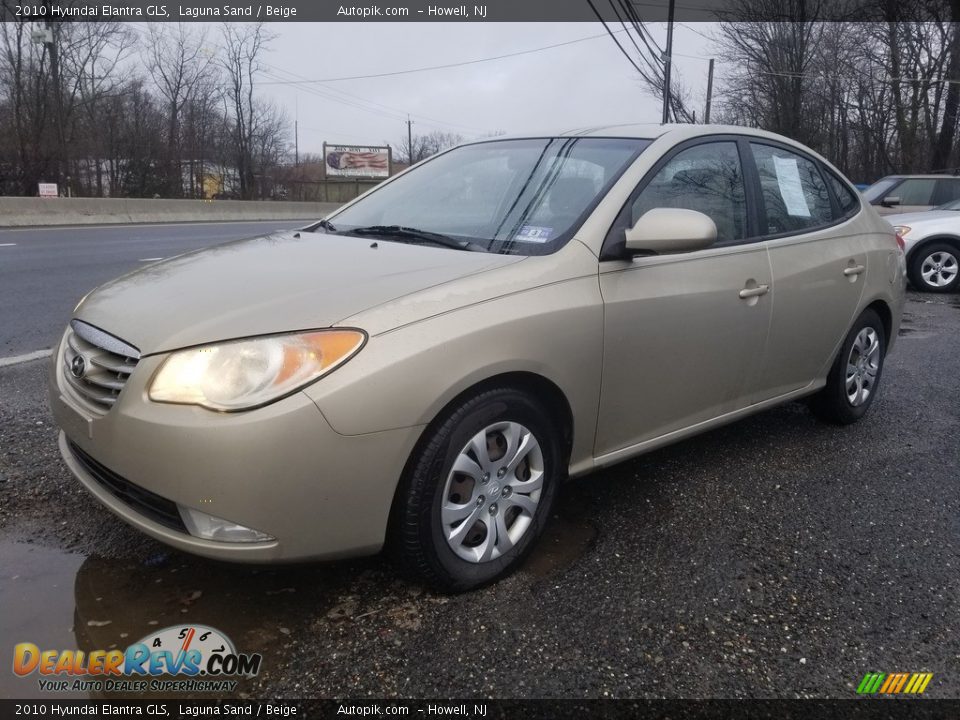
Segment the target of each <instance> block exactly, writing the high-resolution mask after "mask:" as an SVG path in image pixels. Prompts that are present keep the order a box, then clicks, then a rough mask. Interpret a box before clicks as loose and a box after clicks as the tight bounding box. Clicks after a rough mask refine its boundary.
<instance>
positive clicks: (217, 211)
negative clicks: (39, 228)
mask: <svg viewBox="0 0 960 720" xmlns="http://www.w3.org/2000/svg"><path fill="white" fill-rule="evenodd" d="M338 207H340V205H339V203H321V202H287V201H283V200H278V201H270V200H262V201H256V200H252V201H251V200H207V201H205V200H160V199H158V200H150V199H132V198H130V199H128V198H28V197H0V227H26V226H33V225H106V224H111V223H167V222H229V221H232V220H237V221H243V220H248V221H249V220H312V219H317V220H319V219H320V218H322V217H325V216H326V215H328V214H329V213H331V212H333V211H334V210H336V209H337V208H338Z"/></svg>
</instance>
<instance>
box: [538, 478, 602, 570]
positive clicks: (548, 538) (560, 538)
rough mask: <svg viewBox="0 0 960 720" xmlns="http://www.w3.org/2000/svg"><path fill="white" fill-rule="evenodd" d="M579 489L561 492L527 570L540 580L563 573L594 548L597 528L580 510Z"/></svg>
mask: <svg viewBox="0 0 960 720" xmlns="http://www.w3.org/2000/svg"><path fill="white" fill-rule="evenodd" d="M575 496H576V492H575V488H574V487H573V486H572V485H567V486H566V487H564V488H561V492H560V497H558V498H557V506H556V508H555V511H554V515H553V516H552V517H551V518H550V522H548V523H547V527H546V528H544V531H543V535H542V536H541V537H540V540H539V541H538V542H537V545H536V547H535V548H534V549H533V552H532V553H530V557H529V558H528V559H527V561H526V562H525V563H524V564H523V570H524V571H525V572H528V573H530V574H531V575H533V576H534V577H535V578H537V579H538V580H542V579H544V578H546V577H547V576H549V575H553V574H556V573H560V572H562V571H563V570H566V569H567V568H568V567H570V566H571V565H573V564H574V563H575V562H576V561H577V560H579V559H580V558H582V557H583V556H584V554H586V552H587V551H588V550H589V549H590V548H591V547H592V546H593V542H594V540H596V538H597V528H596V527H595V526H594V525H593V524H591V523H590V522H589V521H588V517H587V516H585V514H584V512H583V508H582V507H579V506H578V503H577V500H576V497H575Z"/></svg>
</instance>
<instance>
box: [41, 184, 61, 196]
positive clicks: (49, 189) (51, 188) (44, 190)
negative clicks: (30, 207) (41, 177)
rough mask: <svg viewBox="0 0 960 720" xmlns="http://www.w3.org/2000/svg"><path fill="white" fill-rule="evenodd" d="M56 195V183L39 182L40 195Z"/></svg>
mask: <svg viewBox="0 0 960 720" xmlns="http://www.w3.org/2000/svg"><path fill="white" fill-rule="evenodd" d="M58 195H59V193H58V192H57V184H56V183H40V197H44V198H47V197H57V196H58Z"/></svg>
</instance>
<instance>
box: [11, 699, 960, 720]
mask: <svg viewBox="0 0 960 720" xmlns="http://www.w3.org/2000/svg"><path fill="white" fill-rule="evenodd" d="M116 717H144V718H177V719H179V718H198V717H233V718H245V717H249V718H253V717H257V718H271V719H273V718H297V719H298V720H299V719H301V718H309V719H310V720H314V719H318V720H327V719H329V720H340V719H342V718H415V719H416V720H427V719H430V720H434V719H435V718H458V719H465V720H487V718H491V719H496V720H500V719H501V718H502V719H504V720H507V719H509V720H513V719H514V718H516V719H517V720H527V719H528V718H536V719H539V718H543V719H544V720H554V719H556V718H584V719H587V718H590V719H592V718H601V719H604V720H606V719H607V718H609V719H610V720H619V719H620V718H623V719H624V720H626V719H627V718H630V719H631V720H633V719H635V718H636V719H639V720H646V719H647V718H649V719H650V720H653V719H656V720H672V719H676V720H688V719H691V718H692V719H694V720H697V719H701V718H702V719H703V720H712V719H713V718H723V719H724V720H767V719H769V720H794V719H796V720H821V719H822V720H829V719H830V718H851V719H853V720H883V719H886V718H910V719H914V718H916V719H917V720H926V719H930V720H933V719H936V720H940V719H941V718H943V719H947V718H949V719H950V720H954V719H955V718H960V699H958V700H931V699H920V698H913V699H907V698H903V699H895V698H884V699H877V698H871V699H866V698H863V699H858V700H409V701H408V700H292V701H287V700H237V701H227V700H209V701H201V700H59V701H58V700H23V701H19V700H6V699H4V700H0V720H7V718H31V719H33V718H43V719H51V720H56V719H58V718H116Z"/></svg>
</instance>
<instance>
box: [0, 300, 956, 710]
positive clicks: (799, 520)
mask: <svg viewBox="0 0 960 720" xmlns="http://www.w3.org/2000/svg"><path fill="white" fill-rule="evenodd" d="M46 363H47V361H34V362H28V363H23V364H19V365H15V366H11V367H6V368H0V606H2V607H3V608H4V613H3V616H2V618H0V647H3V648H7V650H4V652H7V651H8V649H9V648H10V647H11V645H12V644H13V643H14V642H18V641H21V640H25V639H30V640H31V641H33V642H38V643H39V644H44V643H46V644H47V646H48V647H64V648H72V647H79V648H81V649H91V648H95V647H101V648H103V647H109V646H111V645H113V644H117V645H119V646H121V647H123V646H125V644H127V643H129V642H132V641H134V640H136V639H138V638H140V637H142V636H143V635H145V634H146V633H147V632H148V631H149V630H151V628H156V627H158V626H159V627H164V626H165V625H169V624H175V623H180V622H183V621H184V620H189V621H192V622H198V623H204V624H207V625H212V626H214V627H217V628H219V629H221V630H223V631H225V632H226V633H227V634H228V635H229V636H231V637H232V638H233V640H234V642H235V643H236V645H237V646H238V649H240V650H241V651H245V652H251V651H257V652H261V653H263V654H264V670H263V671H262V672H261V675H260V676H259V677H257V678H256V679H255V680H252V681H248V682H244V683H241V686H240V691H242V693H244V694H246V695H249V696H258V697H262V696H281V697H288V698H298V697H330V696H333V697H355V698H361V697H367V696H370V697H390V696H399V697H478V696H484V697H493V698H500V697H523V698H536V697H577V698H584V697H590V698H593V697H600V698H603V697H617V698H620V697H728V698H753V697H786V698H793V697H824V698H833V697H837V698H849V697H853V696H854V690H855V688H856V685H857V684H858V683H859V681H860V678H862V677H863V675H864V673H866V672H868V671H882V672H895V671H902V672H919V671H922V670H925V671H929V672H933V673H934V678H933V681H932V683H931V684H930V686H929V687H928V688H927V691H926V696H932V697H935V698H946V697H952V698H956V697H960V637H958V627H960V580H958V575H957V568H958V563H960V477H958V472H957V469H958V464H960V463H958V457H960V440H958V438H960V409H958V408H960V405H958V398H957V388H958V386H960V383H958V380H957V378H958V377H960V298H958V297H957V296H953V297H935V296H929V295H918V294H911V296H910V301H909V304H908V308H907V315H906V318H905V322H904V328H903V331H902V333H901V337H900V338H899V341H898V344H897V347H896V349H895V352H894V353H893V354H892V355H891V356H890V357H889V358H888V362H887V365H886V369H885V371H884V377H883V382H882V387H881V391H880V395H879V397H878V398H877V402H876V403H875V404H874V406H873V408H872V410H871V412H870V414H869V415H868V416H867V418H866V419H865V420H864V421H862V422H860V423H859V424H857V425H855V426H852V427H848V428H835V427H828V426H825V425H822V424H820V423H818V422H817V421H816V420H815V419H814V418H813V417H812V416H811V415H810V413H809V412H808V411H807V410H806V408H805V407H804V406H803V405H802V404H792V405H788V406H785V407H782V408H779V409H776V410H773V411H770V412H767V413H764V414H762V415H759V416H755V417H753V418H751V419H748V420H746V421H743V422H740V423H738V424H735V425H732V426H729V427H727V428H724V429H721V430H718V431H714V432H711V433H709V434H707V435H704V436H701V437H699V438H695V439H693V440H689V441H687V442H684V443H681V444H679V445H675V446H672V447H670V448H666V449H663V450H660V451H657V452H655V453H653V454H651V455H648V456H645V457H643V458H641V459H639V460H636V461H632V462H628V463H625V464H622V465H620V466H618V467H615V468H613V469H610V470H607V471H605V472H602V473H599V474H596V475H594V476H592V477H589V478H586V479H583V480H580V481H577V482H574V483H570V484H568V485H567V486H566V487H565V488H564V490H563V491H562V494H561V500H560V503H559V512H558V515H557V517H556V518H554V522H553V526H552V528H551V529H550V530H549V531H548V535H547V537H546V538H545V542H544V543H543V545H542V547H540V548H539V549H538V552H537V553H536V555H535V556H534V557H533V558H532V559H531V560H530V561H529V562H528V563H527V565H526V566H525V567H524V568H523V569H522V570H521V571H520V572H518V573H517V574H515V575H514V576H513V577H511V578H509V579H508V580H506V581H504V582H501V583H499V584H498V585H496V586H494V587H491V588H488V589H485V590H482V591H479V592H475V593H471V594H466V595H461V596H456V597H444V596H437V595H434V594H431V593H428V592H425V591H423V590H422V589H421V588H420V587H418V586H416V585H413V584H410V583H408V582H406V581H404V580H402V579H399V578H397V577H396V576H395V575H394V573H393V572H392V570H391V567H390V565H389V564H388V563H387V562H386V561H385V560H383V559H381V558H369V559H364V560H359V561H353V562H346V563H339V564H328V565H308V566H296V567H284V568H251V567H245V566H231V565H226V564H218V563H214V562H211V561H207V560H201V559H196V558H192V557H189V556H186V555H182V554H180V553H178V552H176V551H172V550H169V549H167V548H166V547H164V546H161V545H159V544H157V543H155V542H153V541H152V540H149V539H147V538H145V537H143V536H141V535H139V534H138V533H136V532H135V531H133V530H131V529H129V528H128V527H127V526H125V525H124V524H122V523H121V522H120V521H119V520H117V519H116V518H114V516H112V515H111V514H109V513H108V512H106V511H105V510H102V509H101V508H100V507H99V506H98V505H97V504H95V503H94V502H93V501H92V500H90V499H89V498H88V497H87V495H86V494H85V492H84V491H82V490H81V489H80V486H79V484H78V483H76V482H75V481H73V480H72V479H71V477H70V476H69V474H68V472H67V471H66V469H65V468H64V467H63V465H62V464H61V463H60V460H59V457H58V454H57V449H56V442H55V440H56V432H55V429H54V428H53V427H52V424H51V419H50V416H49V411H48V407H47V403H46V399H45V381H44V376H45V371H46ZM38 695H40V694H39V693H38V690H37V688H36V682H35V680H17V679H15V678H13V677H12V675H10V674H9V671H4V672H3V673H0V696H8V697H9V696H20V697H27V696H33V697H37V696H38Z"/></svg>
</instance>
